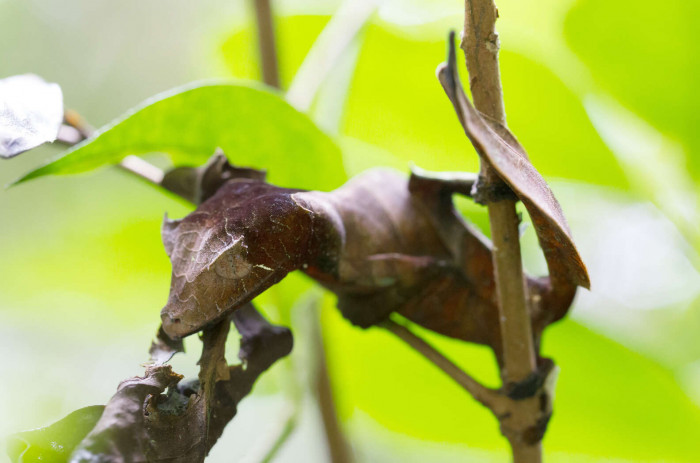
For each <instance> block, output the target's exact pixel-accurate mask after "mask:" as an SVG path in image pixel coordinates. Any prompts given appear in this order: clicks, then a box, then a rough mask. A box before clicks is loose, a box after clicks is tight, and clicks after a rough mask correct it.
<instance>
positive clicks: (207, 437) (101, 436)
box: [70, 304, 292, 463]
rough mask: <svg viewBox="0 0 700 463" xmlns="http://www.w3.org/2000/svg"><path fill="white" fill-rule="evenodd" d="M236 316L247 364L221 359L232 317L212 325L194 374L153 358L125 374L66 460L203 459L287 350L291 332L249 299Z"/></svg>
mask: <svg viewBox="0 0 700 463" xmlns="http://www.w3.org/2000/svg"><path fill="white" fill-rule="evenodd" d="M234 323H235V324H236V326H237V327H238V330H239V332H240V333H241V335H242V338H241V347H242V350H243V351H245V352H246V355H245V366H242V365H234V366H228V365H227V364H226V359H225V357H224V351H225V344H226V338H227V336H228V332H229V328H230V322H229V320H222V321H221V322H219V323H217V324H216V325H214V326H211V327H209V328H208V329H206V330H205V331H204V332H203V334H202V341H203V350H202V356H201V358H200V360H199V364H200V372H199V377H198V379H197V380H194V381H180V380H181V379H182V376H180V375H178V374H176V373H174V372H173V371H172V369H171V367H170V366H169V365H154V366H149V367H147V369H146V375H145V376H144V377H142V378H132V379H129V380H126V381H124V382H123V383H122V384H121V385H120V386H119V390H118V391H117V393H116V394H115V395H114V397H112V399H111V400H110V402H109V403H108V404H107V406H106V408H105V411H104V413H103V414H102V418H101V419H100V420H99V422H98V423H97V425H96V426H95V427H94V429H93V430H92V431H91V432H90V434H88V436H87V437H86V438H85V439H84V440H83V441H82V443H81V444H80V445H79V446H78V448H77V449H76V450H75V451H74V452H73V454H72V456H71V460H70V461H71V463H78V462H80V463H88V462H89V463H97V462H105V461H109V462H113V463H126V462H130V463H131V462H146V461H148V462H160V461H167V462H181V463H195V462H202V461H204V458H205V456H206V455H207V454H208V452H209V450H210V449H211V448H212V447H213V445H214V444H215V443H216V441H217V440H218V438H219V437H220V436H221V434H222V433H223V431H224V428H225V427H226V425H227V424H228V423H229V422H230V421H231V419H233V417H234V416H235V415H236V412H237V406H238V403H239V402H240V401H241V400H242V399H243V398H244V397H245V396H246V395H248V394H249V393H250V391H251V390H252V387H253V384H254V383H255V381H256V380H257V378H258V377H259V375H260V374H261V373H263V372H264V371H265V370H267V369H268V368H269V367H270V366H271V365H272V364H273V363H275V362H276V361H277V360H279V359H280V358H282V357H284V356H286V355H288V354H289V352H291V349H292V334H291V332H290V331H289V330H288V329H286V328H282V327H278V326H274V325H271V324H270V323H269V322H267V320H265V319H264V318H263V317H262V316H260V314H258V313H257V311H256V310H255V309H254V308H253V307H252V306H251V305H250V304H247V305H246V306H245V307H243V308H242V309H241V310H239V311H238V312H237V313H236V317H235V318H234ZM166 390H167V393H166Z"/></svg>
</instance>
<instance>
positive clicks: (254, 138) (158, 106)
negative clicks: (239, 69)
mask: <svg viewBox="0 0 700 463" xmlns="http://www.w3.org/2000/svg"><path fill="white" fill-rule="evenodd" d="M217 147H219V148H222V149H223V150H224V152H225V153H226V154H227V155H228V156H229V157H230V158H231V160H232V162H233V163H234V164H237V165H242V166H253V167H259V168H265V167H269V166H274V165H281V164H283V163H284V162H285V160H287V159H289V160H293V162H292V163H290V164H289V165H287V168H284V169H271V170H270V178H269V180H270V181H272V182H273V183H276V184H279V185H283V186H288V187H297V188H299V187H301V188H313V189H322V190H323V189H329V188H332V187H333V186H335V185H337V184H338V183H340V182H342V180H343V179H344V178H345V174H344V172H343V169H342V164H341V158H340V150H339V149H338V148H337V147H336V145H335V144H334V143H333V141H332V140H331V139H330V138H328V136H326V135H325V134H324V133H323V132H322V131H321V130H319V129H318V128H317V127H316V126H315V125H314V124H313V123H312V122H311V121H310V120H309V118H308V117H307V116H305V115H303V114H301V113H299V112H298V111H296V110H295V109H294V108H292V107H291V106H289V104H287V103H285V102H284V100H283V99H282V98H281V97H280V96H279V95H276V94H274V93H272V92H269V91H267V90H264V89H262V88H256V87H252V86H246V85H240V84H202V85H198V86H194V87H193V86H188V87H186V88H184V89H176V90H174V91H171V92H168V93H165V94H161V95H158V96H156V97H154V98H152V99H149V100H147V101H146V102H144V103H143V104H142V105H140V106H139V107H137V108H136V109H134V110H132V111H131V112H129V113H128V114H127V115H126V116H124V117H122V118H120V119H119V120H117V121H116V122H114V123H112V124H110V125H108V126H106V127H104V128H103V129H101V130H100V131H99V133H97V134H96V135H95V136H94V137H92V138H90V139H88V140H86V141H85V142H83V143H81V144H80V145H77V146H76V147H75V148H73V149H71V150H69V151H68V152H66V153H65V154H63V155H61V156H60V157H58V158H57V159H55V160H53V161H52V162H50V163H48V164H46V165H44V166H43V167H40V168H38V169H36V170H34V171H32V172H30V173H28V174H26V175H25V176H24V177H22V178H21V179H20V180H18V182H23V181H27V180H30V179H33V178H37V177H41V176H44V175H49V174H74V173H79V172H85V171H88V170H91V169H94V168H96V167H99V166H102V165H105V164H117V163H118V162H120V161H121V160H122V159H123V158H124V157H126V156H128V155H130V154H145V153H152V152H165V153H168V154H169V155H170V156H171V157H172V159H173V162H174V163H175V164H176V165H198V164H202V163H203V162H204V161H206V159H207V158H208V157H209V156H210V155H211V154H212V153H213V152H214V150H215V149H216V148H217ZM311 166H313V168H311ZM319 171H320V172H323V175H318V172H319Z"/></svg>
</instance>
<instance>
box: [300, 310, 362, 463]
mask: <svg viewBox="0 0 700 463" xmlns="http://www.w3.org/2000/svg"><path fill="white" fill-rule="evenodd" d="M313 312H314V313H313V315H312V317H313V319H312V324H313V325H312V329H311V330H310V334H311V337H312V339H311V340H310V342H311V343H312V348H313V355H314V357H315V358H314V366H315V368H316V371H315V376H314V378H313V381H314V384H313V386H314V389H315V390H314V392H315V393H316V399H317V401H318V407H319V409H320V411H321V419H322V420H323V429H324V430H325V434H326V443H327V444H328V451H329V453H330V460H331V462H333V463H351V462H352V460H353V459H352V454H351V452H350V447H349V445H348V443H347V441H346V440H345V436H344V434H343V430H342V429H341V427H340V423H339V422H338V416H337V413H336V409H335V401H334V400H333V388H332V387H331V382H330V378H329V377H328V364H327V363H326V349H325V346H324V342H323V332H322V330H321V311H320V310H319V308H318V306H315V307H314V310H313Z"/></svg>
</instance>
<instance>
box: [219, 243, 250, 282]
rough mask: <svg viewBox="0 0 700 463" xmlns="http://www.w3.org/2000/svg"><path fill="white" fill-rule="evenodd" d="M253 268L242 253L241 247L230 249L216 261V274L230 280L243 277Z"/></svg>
mask: <svg viewBox="0 0 700 463" xmlns="http://www.w3.org/2000/svg"><path fill="white" fill-rule="evenodd" d="M252 268H253V266H252V265H251V263H250V262H248V260H247V259H246V256H245V255H244V254H242V253H241V250H240V248H238V249H235V250H234V249H231V250H228V251H227V252H225V253H223V254H222V255H221V256H219V258H218V259H216V262H214V271H215V272H216V274H217V275H219V276H220V277H222V278H226V279H228V280H237V279H239V278H243V277H245V276H247V275H248V274H249V273H250V270H251V269H252Z"/></svg>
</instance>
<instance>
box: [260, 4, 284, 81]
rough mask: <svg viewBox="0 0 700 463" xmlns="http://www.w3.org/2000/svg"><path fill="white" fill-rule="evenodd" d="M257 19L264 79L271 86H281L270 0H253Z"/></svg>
mask: <svg viewBox="0 0 700 463" xmlns="http://www.w3.org/2000/svg"><path fill="white" fill-rule="evenodd" d="M253 5H254V7H255V20H256V22H257V25H258V46H259V52H260V66H261V67H262V80H263V82H265V83H266V84H267V85H269V86H270V87H275V88H280V76H279V66H278V61H277V45H276V43H275V26H274V21H273V18H272V8H271V7H270V0H253Z"/></svg>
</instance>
